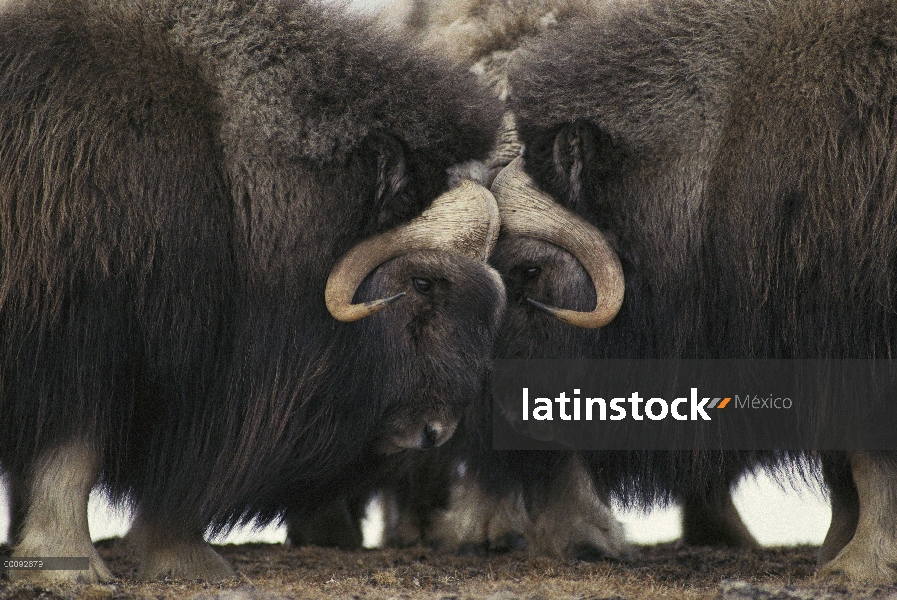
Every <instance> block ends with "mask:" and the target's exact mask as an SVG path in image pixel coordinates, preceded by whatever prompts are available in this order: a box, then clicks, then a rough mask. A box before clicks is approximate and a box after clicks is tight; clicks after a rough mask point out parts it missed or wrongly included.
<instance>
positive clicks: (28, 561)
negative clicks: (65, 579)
mask: <svg viewBox="0 0 897 600" xmlns="http://www.w3.org/2000/svg"><path fill="white" fill-rule="evenodd" d="M0 568H2V570H4V571H87V570H88V569H90V559H89V558H88V557H86V556H37V557H29V558H2V559H0Z"/></svg>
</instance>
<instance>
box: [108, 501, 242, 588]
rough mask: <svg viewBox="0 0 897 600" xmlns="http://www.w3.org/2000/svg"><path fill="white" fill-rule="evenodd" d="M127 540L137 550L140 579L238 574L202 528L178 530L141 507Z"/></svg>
mask: <svg viewBox="0 0 897 600" xmlns="http://www.w3.org/2000/svg"><path fill="white" fill-rule="evenodd" d="M125 539H126V540H127V542H128V543H129V544H130V545H131V546H132V547H133V548H134V549H135V550H136V551H137V555H138V559H139V564H140V567H139V568H138V570H137V578H138V579H143V580H145V581H151V580H155V579H164V578H165V577H173V578H176V579H205V580H207V581H220V580H222V579H230V578H232V577H236V574H235V573H234V570H233V569H231V567H230V565H229V564H227V561H226V560H224V559H223V558H222V557H221V555H220V554H218V553H217V552H215V551H214V550H213V549H212V547H211V546H210V545H209V543H208V542H206V540H205V538H204V537H203V531H202V528H199V527H196V528H191V529H189V530H180V529H178V530H175V529H172V528H171V527H167V526H164V525H160V524H159V523H158V522H157V521H156V520H150V519H147V518H146V517H145V516H144V515H143V514H142V513H141V512H140V511H139V510H138V515H137V517H136V518H135V519H134V523H133V524H132V525H131V529H130V530H129V531H128V534H127V536H125Z"/></svg>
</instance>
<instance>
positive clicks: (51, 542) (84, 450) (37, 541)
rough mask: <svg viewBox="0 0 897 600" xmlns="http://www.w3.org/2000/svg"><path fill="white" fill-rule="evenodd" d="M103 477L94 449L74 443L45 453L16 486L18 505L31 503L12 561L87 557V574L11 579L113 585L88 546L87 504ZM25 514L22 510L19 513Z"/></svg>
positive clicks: (23, 574) (28, 574) (22, 574)
mask: <svg viewBox="0 0 897 600" xmlns="http://www.w3.org/2000/svg"><path fill="white" fill-rule="evenodd" d="M99 473H100V456H99V453H98V451H97V449H96V447H95V445H94V444H92V443H90V442H88V441H86V440H76V441H72V442H69V443H67V444H63V445H61V446H57V447H56V448H53V449H52V450H49V451H46V452H44V453H43V454H42V455H41V456H40V458H39V459H38V460H37V461H35V463H34V465H33V467H32V469H31V471H30V472H29V473H28V474H27V475H26V477H25V482H24V487H25V490H26V491H25V492H24V493H23V492H22V491H21V487H20V486H21V485H22V484H21V481H19V482H17V483H14V484H13V487H14V489H15V490H16V491H15V495H16V497H17V498H18V499H17V500H14V503H15V504H19V503H20V502H21V501H22V500H23V499H25V498H27V500H25V502H26V503H27V508H26V509H25V515H24V518H22V517H19V518H21V519H22V520H21V521H20V524H18V525H16V527H17V528H18V536H17V537H18V539H17V545H16V547H15V550H14V551H13V557H14V558H27V557H56V556H60V557H64V556H70V557H85V556H86V557H87V558H88V559H89V561H90V562H89V564H90V568H89V569H88V570H87V571H10V575H11V577H12V578H13V579H23V580H31V581H35V582H54V581H73V582H85V583H94V582H98V581H108V580H110V579H112V573H111V572H110V571H109V569H108V568H107V567H106V565H105V564H104V563H103V560H102V559H101V558H100V555H99V554H98V553H97V550H96V548H94V545H93V543H92V542H91V541H90V530H89V529H88V526H87V500H88V498H89V496H90V490H92V489H93V486H94V485H95V484H96V482H97V479H98V477H99ZM16 510H21V509H16Z"/></svg>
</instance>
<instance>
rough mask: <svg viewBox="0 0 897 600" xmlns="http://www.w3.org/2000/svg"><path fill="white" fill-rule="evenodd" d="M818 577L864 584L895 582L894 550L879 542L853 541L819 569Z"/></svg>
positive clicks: (896, 565) (896, 571)
mask: <svg viewBox="0 0 897 600" xmlns="http://www.w3.org/2000/svg"><path fill="white" fill-rule="evenodd" d="M819 576H820V577H826V578H836V579H847V580H850V581H853V582H856V583H866V584H894V583H897V547H895V546H894V545H893V544H885V543H884V541H883V540H881V539H878V540H876V542H875V543H873V544H869V543H861V542H858V540H856V538H854V540H853V541H851V542H850V543H849V544H847V545H846V546H845V547H844V549H843V550H841V552H839V553H838V555H837V556H836V557H835V558H834V559H833V560H832V561H830V562H828V563H826V564H825V565H823V566H822V568H820V569H819Z"/></svg>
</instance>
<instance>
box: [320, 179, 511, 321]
mask: <svg viewBox="0 0 897 600" xmlns="http://www.w3.org/2000/svg"><path fill="white" fill-rule="evenodd" d="M499 227H500V221H499V213H498V205H497V204H496V202H495V198H493V196H492V194H491V193H490V192H489V190H487V189H486V188H484V187H482V186H480V185H477V184H476V183H474V182H472V181H462V182H461V184H459V185H458V186H456V187H454V188H452V189H451V190H449V191H447V192H446V193H444V194H442V195H441V196H439V197H438V198H436V199H435V200H434V201H433V204H431V205H430V207H429V208H427V210H425V211H424V212H423V213H421V215H420V216H419V217H417V218H416V219H414V220H413V221H410V222H408V223H406V224H405V225H401V226H399V227H396V228H395V229H391V230H389V231H386V232H384V233H381V234H379V235H375V236H373V237H371V238H368V239H366V240H364V241H363V242H361V243H359V244H357V245H356V246H354V247H353V248H352V249H351V250H349V251H348V252H347V253H346V254H345V255H343V257H342V258H340V259H339V261H337V263H336V264H335V265H334V266H333V269H331V271H330V276H329V277H328V279H327V287H326V288H325V290H324V298H325V301H326V303H327V310H328V311H330V314H331V315H333V317H334V318H335V319H337V320H339V321H346V322H349V321H357V320H358V319H362V318H364V317H366V316H368V315H372V314H374V313H375V312H377V311H378V310H381V309H383V308H385V307H386V306H388V305H389V304H391V303H392V302H394V301H396V300H398V299H399V298H401V297H402V296H404V295H405V293H404V292H402V293H400V294H396V295H395V296H391V297H388V298H381V299H378V300H371V301H370V302H364V303H361V304H352V299H353V297H354V296H355V292H356V291H357V290H358V286H359V285H361V282H362V281H363V280H364V278H365V277H367V276H368V274H369V273H370V272H371V271H373V270H374V269H376V268H377V267H378V266H380V265H381V264H383V263H384V262H386V261H388V260H389V259H391V258H395V257H396V256H399V255H401V254H406V253H408V252H411V251H414V250H445V251H449V252H457V253H459V254H464V255H466V256H469V257H470V258H472V259H475V260H479V261H482V262H485V261H486V259H487V258H488V257H489V254H490V253H491V252H492V248H494V247H495V241H496V239H498V231H499Z"/></svg>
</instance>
